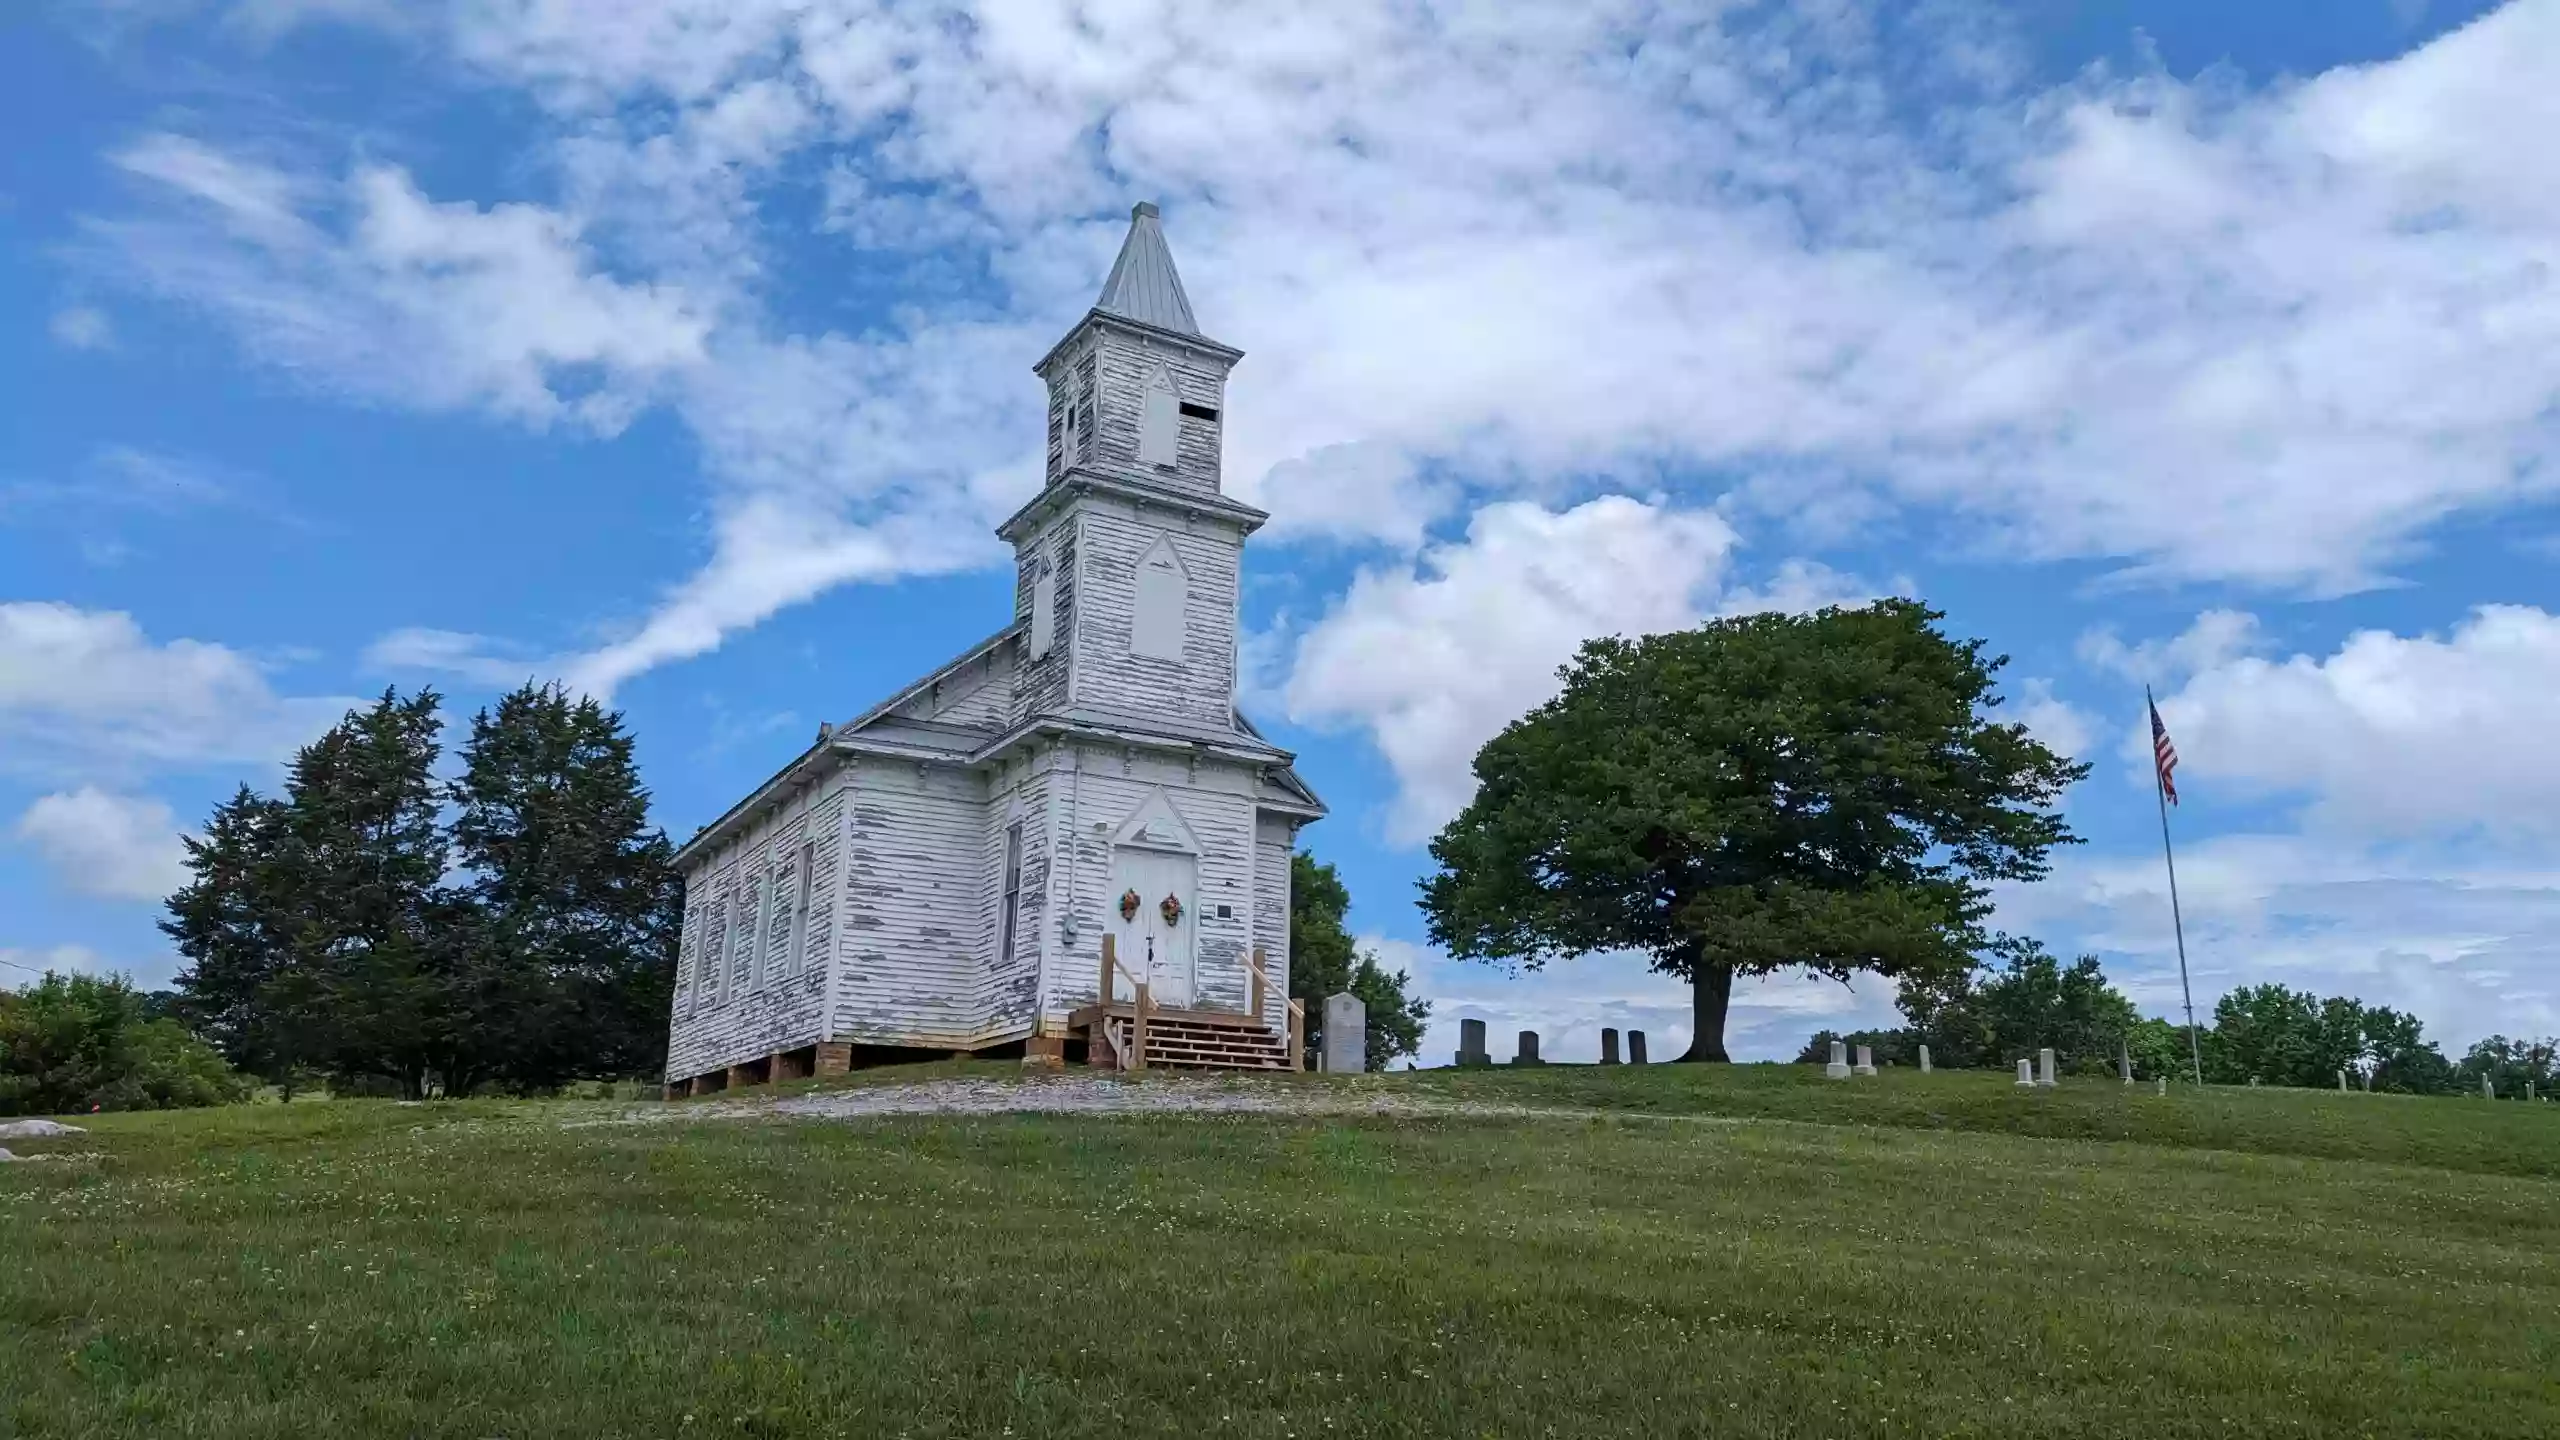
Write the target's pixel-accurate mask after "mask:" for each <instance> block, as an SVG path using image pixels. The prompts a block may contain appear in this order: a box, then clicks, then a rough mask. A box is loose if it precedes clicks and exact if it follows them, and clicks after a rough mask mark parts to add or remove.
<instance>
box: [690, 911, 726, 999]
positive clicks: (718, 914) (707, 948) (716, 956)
mask: <svg viewBox="0 0 2560 1440" xmlns="http://www.w3.org/2000/svg"><path fill="white" fill-rule="evenodd" d="M706 928H707V930H708V933H709V938H708V939H706V940H704V941H703V944H702V957H701V959H700V960H699V961H698V962H697V965H698V967H699V968H700V969H701V971H702V978H701V981H700V983H699V984H698V985H697V986H696V987H695V988H697V989H699V990H700V991H701V992H702V1003H703V1004H705V1005H716V1004H718V1003H719V1002H720V969H721V967H722V966H723V965H725V964H727V963H728V960H729V897H728V896H727V895H725V894H723V895H721V896H719V897H717V898H715V899H714V900H712V902H711V920H710V923H709V925H708V926H707V927H706Z"/></svg>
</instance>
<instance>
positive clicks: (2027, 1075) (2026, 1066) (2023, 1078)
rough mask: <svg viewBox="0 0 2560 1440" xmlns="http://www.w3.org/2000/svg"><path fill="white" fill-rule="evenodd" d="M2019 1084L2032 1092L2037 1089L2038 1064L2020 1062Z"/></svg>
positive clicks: (2027, 1061)
mask: <svg viewBox="0 0 2560 1440" xmlns="http://www.w3.org/2000/svg"><path fill="white" fill-rule="evenodd" d="M2018 1083H2019V1084H2021V1085H2024V1086H2026V1087H2027V1088H2029V1089H2031V1090H2032V1089H2034V1088H2035V1083H2036V1062H2034V1061H2033V1060H2020V1061H2019V1062H2018Z"/></svg>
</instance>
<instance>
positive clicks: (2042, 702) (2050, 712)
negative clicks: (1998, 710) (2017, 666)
mask: <svg viewBox="0 0 2560 1440" xmlns="http://www.w3.org/2000/svg"><path fill="white" fill-rule="evenodd" d="M2014 703H2015V704H2016V706H2017V708H2016V709H2015V710H2014V711H2011V712H2009V713H2007V714H2006V715H2005V716H2004V717H2003V718H2004V719H2006V720H2013V721H2016V722H2017V723H2018V724H2021V725H2024V726H2026V727H2027V733H2028V734H2030V735H2033V736H2034V737H2035V738H2036V739H2038V740H2040V741H2042V742H2044V744H2045V746H2046V747H2047V748H2049V749H2051V750H2052V751H2054V752H2055V753H2056V754H2059V755H2065V756H2068V757H2070V758H2072V759H2074V760H2079V759H2085V758H2087V757H2088V754H2089V749H2090V746H2091V744H2092V743H2093V742H2094V741H2095V740H2096V739H2097V733H2096V726H2095V725H2094V723H2093V722H2092V721H2091V720H2090V718H2089V715H2088V713H2087V712H2086V711H2083V710H2081V709H2080V708H2079V707H2078V706H2075V705H2073V704H2072V703H2071V702H2070V701H2068V700H2065V699H2063V698H2062V697H2061V696H2059V695H2056V694H2054V693H2053V682H2052V681H2051V680H2046V679H2042V678H2038V677H2029V678H2027V679H2024V680H2021V681H2019V682H2018V696H2017V700H2016V701H2015V702H2014Z"/></svg>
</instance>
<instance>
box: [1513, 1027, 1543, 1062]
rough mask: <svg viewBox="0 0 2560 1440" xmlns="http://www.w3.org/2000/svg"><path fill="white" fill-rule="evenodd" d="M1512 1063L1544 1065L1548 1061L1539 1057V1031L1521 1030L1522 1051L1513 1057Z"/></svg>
mask: <svg viewBox="0 0 2560 1440" xmlns="http://www.w3.org/2000/svg"><path fill="white" fill-rule="evenodd" d="M1511 1063H1512V1064H1514V1065H1542V1064H1545V1063H1546V1062H1545V1061H1542V1060H1540V1059H1539V1058H1538V1032H1537V1031H1535V1030H1523V1031H1521V1032H1520V1053H1519V1054H1517V1055H1514V1056H1512V1057H1511Z"/></svg>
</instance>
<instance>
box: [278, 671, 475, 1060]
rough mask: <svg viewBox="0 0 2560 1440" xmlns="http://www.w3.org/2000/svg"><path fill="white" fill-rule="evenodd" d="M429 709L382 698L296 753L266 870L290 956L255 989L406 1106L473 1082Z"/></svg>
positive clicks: (326, 1056)
mask: <svg viewBox="0 0 2560 1440" xmlns="http://www.w3.org/2000/svg"><path fill="white" fill-rule="evenodd" d="M438 705H439V701H438V697H437V696H436V694H435V692H433V691H420V692H419V693H417V694H415V695H413V696H410V697H409V698H407V699H405V700H404V699H402V698H400V695H399V692H397V691H396V690H386V691H384V692H383V694H382V698H381V699H379V700H377V701H376V702H374V704H373V705H372V706H370V707H368V708H367V709H364V710H360V711H356V712H354V713H351V714H350V715H348V716H347V718H346V719H345V720H342V721H340V722H339V723H338V724H337V725H336V726H334V727H333V728H331V729H330V731H329V732H328V733H327V734H325V735H323V736H321V737H320V738H319V739H318V740H315V741H313V742H312V743H311V744H309V745H307V746H305V747H303V749H302V751H301V753H300V754H298V755H296V756H295V757H294V761H293V766H292V769H291V771H290V772H289V774H288V776H287V779H286V781H285V802H284V818H283V823H282V830H283V836H282V841H281V843H280V844H279V846H278V847H277V854H276V860H275V865H274V867H273V872H272V873H273V876H274V884H275V890H274V891H273V894H274V896H275V897H276V898H277V900H278V901H279V902H280V903H279V904H278V905H277V907H276V911H277V915H278V919H277V927H278V929H279V930H280V931H281V932H282V938H283V940H284V943H285V946H286V949H287V951H288V955H287V958H286V960H285V963H284V965H283V967H282V969H281V971H280V973H279V974H277V975H276V976H275V978H274V979H272V980H271V981H270V982H269V983H268V984H267V985H266V987H265V989H264V994H265V995H266V997H267V1001H268V1003H269V1004H270V1005H271V1006H273V1007H274V1009H275V1010H276V1012H277V1018H278V1020H279V1022H280V1023H283V1024H286V1025H289V1026H291V1027H293V1028H294V1030H295V1032H296V1033H298V1034H303V1035H307V1036H309V1037H311V1038H312V1041H313V1043H314V1044H315V1045H316V1048H317V1049H318V1051H319V1053H320V1055H321V1056H322V1058H323V1063H324V1064H325V1065H326V1066H327V1068H328V1069H330V1070H331V1071H332V1072H334V1073H336V1074H338V1075H342V1076H358V1075H380V1076H387V1077H389V1078H390V1079H391V1080H393V1081H394V1082H396V1083H397V1084H398V1085H399V1087H400V1091H401V1093H402V1094H403V1095H404V1096H407V1097H410V1098H413V1099H414V1098H417V1097H419V1096H422V1095H424V1094H426V1093H427V1087H428V1082H429V1080H430V1079H431V1078H437V1079H441V1080H442V1082H443V1084H444V1086H445V1088H446V1090H447V1091H448V1093H461V1092H463V1091H466V1090H468V1088H469V1087H470V1085H471V1084H472V1083H473V1081H474V1079H475V1078H476V1077H475V1076H474V1075H473V1073H472V1067H471V1065H470V1064H469V1063H468V1062H467V1060H466V1058H465V1056H464V1054H463V1052H464V1050H465V1049H466V1048H467V1047H468V1046H469V1045H470V1044H471V1037H470V1036H468V1035H467V1034H466V1033H464V1032H462V1031H461V1030H460V1029H458V1027H457V1025H456V1019H457V1016H456V1013H455V1010H454V1006H453V1004H452V995H451V985H450V981H451V978H452V975H453V971H454V968H455V962H456V960H457V958H458V956H457V943H456V942H457V940H458V939H459V938H460V937H459V934H458V932H459V931H460V930H461V929H463V928H464V927H463V926H461V925H460V924H458V923H457V922H459V921H461V920H462V919H463V918H464V917H463V916H462V915H461V914H460V913H459V912H458V911H457V910H456V908H455V905H454V897H453V896H452V895H451V894H450V893H449V892H448V891H446V889H445V888H444V884H443V880H444V873H445V866H446V859H447V847H446V844H445V835H444V830H443V827H442V825H441V823H440V819H439V815H438V806H437V799H438V795H439V788H438V786H437V785H436V782H435V777H434V773H433V772H434V769H435V763H436V760H437V757H438V755H439V754H440V751H439V748H438V745H437V735H438V733H439V732H440V731H441V730H442V728H443V721H442V719H441V718H440V717H439V716H438V714H437V709H438Z"/></svg>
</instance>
